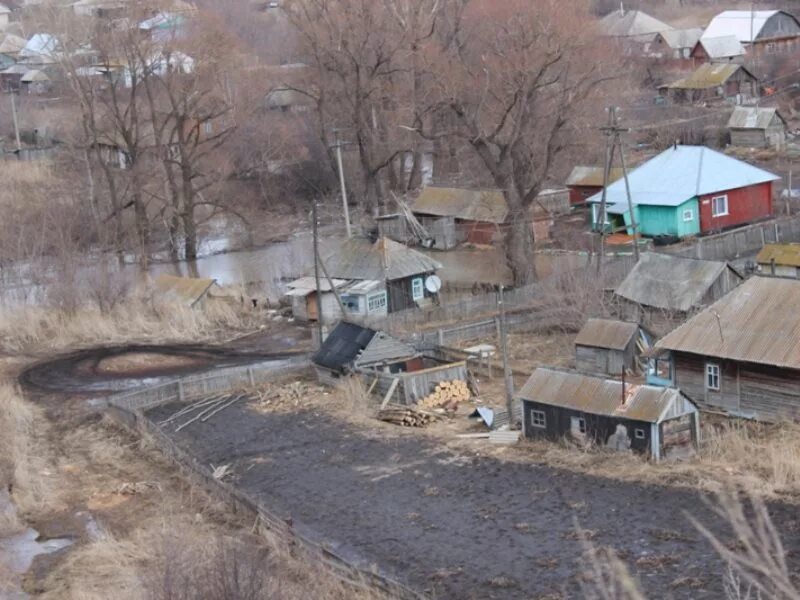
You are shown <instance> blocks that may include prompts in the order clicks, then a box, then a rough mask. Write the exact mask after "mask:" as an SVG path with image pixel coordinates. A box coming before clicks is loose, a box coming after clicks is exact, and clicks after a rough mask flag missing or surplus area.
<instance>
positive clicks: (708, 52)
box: [690, 35, 745, 65]
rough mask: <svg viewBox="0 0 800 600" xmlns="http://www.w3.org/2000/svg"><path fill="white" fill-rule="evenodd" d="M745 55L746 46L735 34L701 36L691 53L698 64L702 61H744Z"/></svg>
mask: <svg viewBox="0 0 800 600" xmlns="http://www.w3.org/2000/svg"><path fill="white" fill-rule="evenodd" d="M744 55H745V49H744V46H742V43H741V42H740V41H739V38H737V37H736V36H735V35H723V36H720V37H712V38H703V37H701V38H700V39H699V40H698V41H697V43H696V44H695V45H694V48H692V52H691V54H690V56H691V57H692V59H693V60H694V62H695V64H697V65H699V64H701V63H726V62H735V63H742V62H743V61H744Z"/></svg>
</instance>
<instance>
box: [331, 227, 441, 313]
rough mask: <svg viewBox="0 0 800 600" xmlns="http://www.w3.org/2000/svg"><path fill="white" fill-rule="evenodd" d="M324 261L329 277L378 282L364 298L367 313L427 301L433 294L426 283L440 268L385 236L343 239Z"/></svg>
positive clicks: (411, 305) (427, 258) (391, 310)
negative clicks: (374, 238)
mask: <svg viewBox="0 0 800 600" xmlns="http://www.w3.org/2000/svg"><path fill="white" fill-rule="evenodd" d="M324 263H325V268H326V270H327V272H328V275H330V277H331V278H333V279H345V280H348V281H351V280H352V281H361V282H364V281H369V282H378V283H379V287H377V288H376V289H374V290H371V291H370V292H368V294H369V295H367V297H366V302H367V312H368V313H373V312H377V311H383V310H386V311H387V312H390V313H392V312H396V311H398V310H404V309H407V308H416V307H419V306H422V305H424V304H425V303H426V302H428V303H429V302H430V301H431V300H430V299H431V297H432V296H433V295H434V294H435V293H434V292H431V291H430V289H429V288H428V286H427V285H426V283H427V282H428V281H429V277H430V276H431V275H434V274H435V273H436V271H437V270H439V269H441V268H442V265H441V263H439V262H438V261H435V260H433V259H432V258H430V257H428V256H426V255H425V254H423V253H421V252H417V251H416V250H413V249H411V248H409V247H407V246H404V245H403V244H400V243H398V242H395V241H393V240H390V239H388V238H379V239H378V240H377V241H375V242H372V241H370V240H368V239H365V238H352V239H349V240H346V241H345V242H343V243H342V244H341V246H339V248H338V249H337V250H336V251H335V252H333V253H332V254H330V255H329V256H328V257H326V258H325V260H324ZM343 300H344V298H343Z"/></svg>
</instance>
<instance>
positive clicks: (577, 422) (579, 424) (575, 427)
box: [572, 417, 586, 435]
mask: <svg viewBox="0 0 800 600" xmlns="http://www.w3.org/2000/svg"><path fill="white" fill-rule="evenodd" d="M572 433H574V434H577V435H585V434H586V419H584V418H583V417H572Z"/></svg>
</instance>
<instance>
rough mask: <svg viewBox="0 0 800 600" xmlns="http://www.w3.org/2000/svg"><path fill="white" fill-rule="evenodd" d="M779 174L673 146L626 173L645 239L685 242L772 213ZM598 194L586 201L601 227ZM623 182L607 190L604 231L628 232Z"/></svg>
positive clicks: (707, 152)
mask: <svg viewBox="0 0 800 600" xmlns="http://www.w3.org/2000/svg"><path fill="white" fill-rule="evenodd" d="M778 179H780V178H779V177H778V176H777V175H774V174H773V173H769V172H768V171H764V170H763V169H759V168H757V167H754V166H752V165H750V164H748V163H746V162H744V161H740V160H737V159H735V158H731V157H730V156H727V155H725V154H722V153H721V152H717V151H716V150H712V149H711V148H706V147H704V146H680V145H677V144H676V145H675V146H673V147H671V148H669V149H667V150H664V151H663V152H662V153H661V154H659V155H657V156H655V157H653V158H651V159H650V160H648V161H647V162H645V163H643V164H642V165H640V166H639V167H637V168H635V169H633V170H632V171H631V172H630V174H629V175H628V183H629V185H630V193H631V203H632V204H633V212H634V217H635V219H636V223H637V225H638V233H639V234H640V235H644V236H671V237H676V238H683V237H687V236H693V235H697V234H699V233H712V232H717V231H721V230H723V229H728V228H731V227H735V226H737V225H747V224H750V223H752V222H753V221H756V220H758V219H765V218H768V217H770V216H771V215H772V184H773V182H774V181H777V180H778ZM601 200H602V194H599V193H598V194H595V195H594V196H592V197H591V198H589V199H588V203H589V204H591V205H592V223H593V226H594V228H595V229H599V220H600V217H599V212H600V208H601V206H600V203H601ZM627 200H628V198H627V193H626V188H625V183H624V181H616V182H615V183H613V184H611V185H610V186H608V190H607V193H606V215H605V219H604V221H605V224H604V227H605V229H606V230H611V231H620V230H627V233H629V234H632V233H633V230H632V229H631V228H630V225H631V219H630V214H629V210H628V201H627Z"/></svg>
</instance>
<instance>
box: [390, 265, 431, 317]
mask: <svg viewBox="0 0 800 600" xmlns="http://www.w3.org/2000/svg"><path fill="white" fill-rule="evenodd" d="M432 274H433V272H432V271H431V272H430V273H420V274H419V275H413V276H412V277H406V278H404V279H395V280H394V281H387V282H386V291H387V293H388V295H389V297H388V309H389V312H390V313H392V312H397V311H399V310H405V309H407V308H417V301H415V300H414V298H413V295H412V280H414V279H422V283H423V286H422V290H423V298H429V297H430V296H431V293H430V292H429V291H428V290H427V289H425V279H426V278H427V277H428V276H429V275H432Z"/></svg>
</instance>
